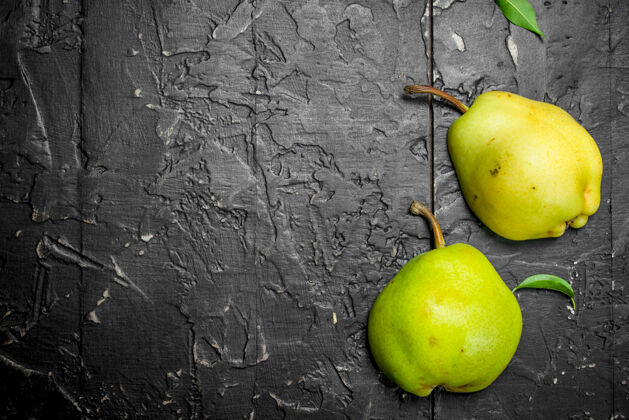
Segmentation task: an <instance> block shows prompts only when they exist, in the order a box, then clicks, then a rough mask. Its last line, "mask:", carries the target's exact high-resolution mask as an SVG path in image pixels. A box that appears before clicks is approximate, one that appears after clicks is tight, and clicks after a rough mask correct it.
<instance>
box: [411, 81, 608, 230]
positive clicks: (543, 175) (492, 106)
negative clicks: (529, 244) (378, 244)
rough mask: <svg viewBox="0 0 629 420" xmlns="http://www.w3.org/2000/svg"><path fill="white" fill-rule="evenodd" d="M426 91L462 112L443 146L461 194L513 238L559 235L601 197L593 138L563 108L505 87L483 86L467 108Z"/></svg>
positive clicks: (420, 89) (578, 223)
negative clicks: (486, 88) (491, 89)
mask: <svg viewBox="0 0 629 420" xmlns="http://www.w3.org/2000/svg"><path fill="white" fill-rule="evenodd" d="M405 91H406V92H407V93H431V94H434V95H437V96H440V97H442V98H445V99H447V100H448V101H450V102H452V103H453V104H454V105H455V106H456V107H457V108H459V109H460V110H461V111H462V112H463V115H462V116H461V117H459V118H458V119H457V120H456V121H455V122H454V123H453V124H452V126H451V127H450V129H449V130H448V149H449V151H450V157H451V158H452V162H453V164H454V169H455V171H456V174H457V177H458V179H459V183H460V184H461V190H462V191H463V196H464V197H465V201H466V202H467V204H468V205H469V207H470V208H471V209H472V211H473V212H474V214H476V216H477V217H478V218H479V219H480V220H481V221H482V222H483V223H484V224H485V225H486V226H487V227H489V228H490V229H491V230H492V231H494V232H495V233H497V234H498V235H501V236H503V237H505V238H508V239H512V240H525V239H536V238H547V237H557V236H561V235H562V234H563V233H564V231H565V230H566V227H567V226H568V225H570V226H571V227H573V228H580V227H582V226H584V225H585V223H586V222H587V220H588V216H590V215H592V214H594V213H595V212H596V211H597V210H598V207H599V203H600V199H601V176H602V173H603V161H602V159H601V153H600V151H599V149H598V147H597V146H596V142H595V141H594V139H593V138H592V137H591V136H590V134H589V133H588V132H587V131H586V130H585V128H583V127H582V126H581V125H579V123H577V122H576V121H575V120H574V118H572V117H571V116H570V114H568V113H567V112H565V111H564V110H562V109H561V108H559V107H557V106H555V105H551V104H547V103H544V102H539V101H534V100H531V99H527V98H524V97H522V96H519V95H516V94H513V93H508V92H499V91H495V92H486V93H483V94H481V95H480V96H478V98H476V100H475V101H474V103H473V104H472V106H471V107H469V109H468V108H467V107H466V106H465V105H464V104H463V103H461V102H460V101H458V100H457V99H455V98H453V97H452V96H450V95H448V94H447V93H445V92H442V91H440V90H437V89H435V88H432V87H430V86H423V85H412V86H407V87H406V88H405Z"/></svg>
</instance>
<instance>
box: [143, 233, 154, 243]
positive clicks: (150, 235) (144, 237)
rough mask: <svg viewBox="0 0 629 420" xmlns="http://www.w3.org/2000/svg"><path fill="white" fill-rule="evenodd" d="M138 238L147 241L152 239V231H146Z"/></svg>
mask: <svg viewBox="0 0 629 420" xmlns="http://www.w3.org/2000/svg"><path fill="white" fill-rule="evenodd" d="M140 239H142V240H143V241H144V242H149V241H150V240H151V239H153V234H152V233H146V234H144V235H142V236H140Z"/></svg>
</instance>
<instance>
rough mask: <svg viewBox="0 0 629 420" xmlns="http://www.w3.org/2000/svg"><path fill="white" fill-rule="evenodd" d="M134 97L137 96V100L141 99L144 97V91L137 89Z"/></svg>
mask: <svg viewBox="0 0 629 420" xmlns="http://www.w3.org/2000/svg"><path fill="white" fill-rule="evenodd" d="M133 96H135V97H136V98H141V97H142V89H136V90H134V91H133Z"/></svg>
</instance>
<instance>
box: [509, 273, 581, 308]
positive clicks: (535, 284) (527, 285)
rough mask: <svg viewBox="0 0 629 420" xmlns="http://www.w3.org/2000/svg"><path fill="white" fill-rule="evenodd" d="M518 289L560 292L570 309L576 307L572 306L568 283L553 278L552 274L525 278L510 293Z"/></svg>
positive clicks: (570, 289)
mask: <svg viewBox="0 0 629 420" xmlns="http://www.w3.org/2000/svg"><path fill="white" fill-rule="evenodd" d="M518 289H547V290H555V291H557V292H561V293H563V294H564V295H567V296H568V297H569V298H570V302H572V307H573V308H575V309H576V305H575V304H574V290H572V286H570V283H568V282H567V281H565V280H564V279H562V278H561V277H557V276H553V275H552V274H536V275H534V276H531V277H527V278H525V279H524V280H523V281H522V283H520V284H518V285H517V286H516V287H515V289H513V290H512V292H515V291H516V290H518Z"/></svg>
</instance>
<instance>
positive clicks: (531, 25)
mask: <svg viewBox="0 0 629 420" xmlns="http://www.w3.org/2000/svg"><path fill="white" fill-rule="evenodd" d="M496 3H497V4H498V7H500V10H502V13H503V14H504V15H505V17H506V18H507V19H509V20H510V21H511V22H513V23H514V24H515V25H518V26H520V27H522V28H524V29H528V30H529V31H531V32H535V33H536V34H538V35H539V36H543V37H546V35H544V34H543V33H542V31H540V30H539V27H538V26H537V19H535V10H533V6H531V3H529V2H528V0H496Z"/></svg>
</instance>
